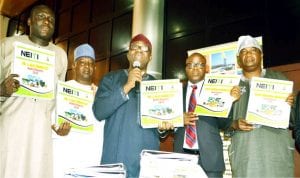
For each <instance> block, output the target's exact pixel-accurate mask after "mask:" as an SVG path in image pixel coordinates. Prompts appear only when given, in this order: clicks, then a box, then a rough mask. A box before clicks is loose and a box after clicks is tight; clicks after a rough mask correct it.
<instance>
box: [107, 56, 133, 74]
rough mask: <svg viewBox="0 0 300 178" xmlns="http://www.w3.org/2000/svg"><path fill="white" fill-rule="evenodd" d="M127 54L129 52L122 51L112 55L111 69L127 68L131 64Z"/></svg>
mask: <svg viewBox="0 0 300 178" xmlns="http://www.w3.org/2000/svg"><path fill="white" fill-rule="evenodd" d="M126 55H127V53H122V54H120V55H117V56H114V57H112V58H111V59H110V71H114V70H118V69H127V68H128V66H129V62H128V60H127V56H126Z"/></svg>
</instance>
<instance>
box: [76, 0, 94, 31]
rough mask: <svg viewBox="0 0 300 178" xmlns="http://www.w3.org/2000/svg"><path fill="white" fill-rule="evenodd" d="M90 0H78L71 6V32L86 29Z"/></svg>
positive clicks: (88, 20) (88, 19)
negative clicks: (78, 0) (78, 1)
mask: <svg viewBox="0 0 300 178" xmlns="http://www.w3.org/2000/svg"><path fill="white" fill-rule="evenodd" d="M90 9H91V0H84V1H80V3H78V4H77V5H75V6H74V7H73V13H72V14H73V15H72V32H81V31H83V30H85V29H88V25H89V22H90Z"/></svg>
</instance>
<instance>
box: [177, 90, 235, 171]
mask: <svg viewBox="0 0 300 178" xmlns="http://www.w3.org/2000/svg"><path fill="white" fill-rule="evenodd" d="M186 89H187V86H184V88H183V102H184V104H183V107H184V111H185V110H186V109H185V108H186V107H185V106H186V103H185V101H186V100H185V97H186ZM230 124H231V120H230V119H228V118H215V117H208V116H199V120H198V121H197V123H196V127H197V138H198V144H199V145H198V146H199V153H200V156H199V162H198V163H199V165H200V166H201V167H202V168H203V169H204V171H205V172H223V171H224V170H225V163H224V158H223V143H222V140H221V137H220V129H225V128H228V127H229V126H230ZM184 134H185V127H180V128H178V129H177V130H176V132H175V134H174V151H175V152H179V153H184V150H183V142H184Z"/></svg>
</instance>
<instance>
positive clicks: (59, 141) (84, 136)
mask: <svg viewBox="0 0 300 178" xmlns="http://www.w3.org/2000/svg"><path fill="white" fill-rule="evenodd" d="M67 83H70V84H72V85H73V84H74V86H76V87H78V88H83V89H91V85H82V84H80V83H78V82H76V81H75V80H71V81H68V82H67ZM92 112H93V111H92V108H91V115H93V113H92ZM104 123H105V121H101V122H100V121H98V120H96V119H94V131H93V132H92V133H83V132H76V131H72V129H71V131H70V133H69V134H68V135H67V136H63V137H61V136H54V138H53V154H54V160H53V162H54V165H53V167H54V177H55V178H63V177H64V173H65V171H66V170H68V169H70V168H83V167H88V166H97V165H100V161H101V155H102V145H103V131H104Z"/></svg>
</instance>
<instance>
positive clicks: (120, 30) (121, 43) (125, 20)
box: [111, 12, 132, 55]
mask: <svg viewBox="0 0 300 178" xmlns="http://www.w3.org/2000/svg"><path fill="white" fill-rule="evenodd" d="M131 26H132V12H131V13H127V14H124V15H122V16H120V17H118V18H116V19H114V20H113V29H112V47H111V54H112V55H116V54H118V53H121V52H124V51H127V50H128V45H129V42H130V39H131Z"/></svg>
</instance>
